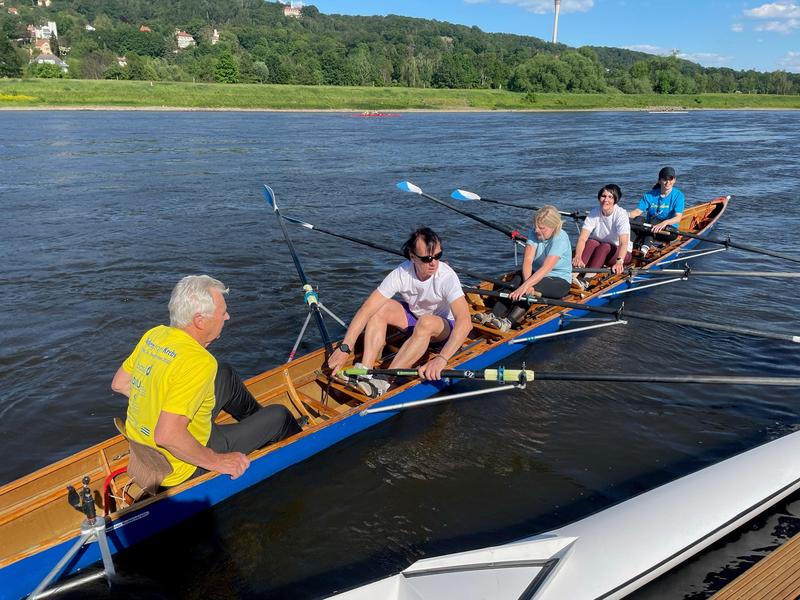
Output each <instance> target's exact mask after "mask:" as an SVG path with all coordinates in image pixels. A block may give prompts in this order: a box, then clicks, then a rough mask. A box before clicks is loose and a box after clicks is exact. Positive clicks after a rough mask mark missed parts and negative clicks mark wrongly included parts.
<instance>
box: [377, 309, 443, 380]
mask: <svg viewBox="0 0 800 600" xmlns="http://www.w3.org/2000/svg"><path fill="white" fill-rule="evenodd" d="M448 335H450V324H449V323H448V322H447V321H445V320H444V319H443V318H441V317H437V316H436V315H425V316H423V317H421V318H420V319H419V321H417V325H416V326H415V327H414V332H413V333H412V334H411V337H410V338H408V339H407V340H406V341H405V343H404V344H403V345H402V347H401V348H400V351H399V352H398V353H397V355H396V356H395V357H394V360H393V361H392V364H391V365H389V368H390V369H405V368H406V367H410V366H411V365H413V364H414V363H415V362H416V361H417V360H419V358H420V357H421V356H422V355H423V354H425V351H426V350H427V349H428V346H429V345H430V343H431V342H440V341H442V340H444V339H446V338H447V336H448Z"/></svg>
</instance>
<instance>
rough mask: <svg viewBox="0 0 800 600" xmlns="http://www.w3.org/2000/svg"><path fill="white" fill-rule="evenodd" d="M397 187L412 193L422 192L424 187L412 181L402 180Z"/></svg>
mask: <svg viewBox="0 0 800 600" xmlns="http://www.w3.org/2000/svg"><path fill="white" fill-rule="evenodd" d="M397 187H398V188H399V189H401V190H403V191H404V192H409V193H411V194H422V189H421V188H419V187H417V186H416V185H414V184H413V183H411V182H410V181H400V182H399V183H398V184H397Z"/></svg>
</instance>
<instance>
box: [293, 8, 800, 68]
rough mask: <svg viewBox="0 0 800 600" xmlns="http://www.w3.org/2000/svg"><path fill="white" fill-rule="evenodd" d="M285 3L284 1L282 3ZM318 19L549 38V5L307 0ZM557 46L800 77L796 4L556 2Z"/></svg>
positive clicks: (799, 24) (799, 27) (799, 23)
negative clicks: (433, 22) (389, 17)
mask: <svg viewBox="0 0 800 600" xmlns="http://www.w3.org/2000/svg"><path fill="white" fill-rule="evenodd" d="M287 3H288V2H287ZM306 3H307V4H313V5H315V6H316V7H317V8H318V9H319V10H320V11H321V12H323V13H339V14H348V15H385V14H397V15H405V16H409V17H421V18H424V19H437V20H440V21H449V22H451V23H459V24H462V25H469V26H472V25H476V26H478V27H480V28H481V29H482V30H484V31H488V32H504V33H517V34H521V35H532V36H536V37H538V38H542V39H546V40H550V39H551V37H552V32H553V0H309V1H308V2H306ZM558 41H559V42H562V43H564V44H567V45H570V46H575V47H577V46H583V45H592V46H615V47H619V48H630V49H634V50H642V51H644V52H650V53H653V54H669V53H670V52H672V51H673V50H677V51H678V53H679V56H681V57H683V58H687V59H689V60H692V61H694V62H698V63H700V64H701V65H704V66H707V67H731V68H733V69H756V70H759V71H775V70H778V69H781V70H784V71H791V72H795V73H800V0H792V1H784V0H775V1H773V2H764V1H763V0H755V1H753V0H561V16H560V18H559V24H558Z"/></svg>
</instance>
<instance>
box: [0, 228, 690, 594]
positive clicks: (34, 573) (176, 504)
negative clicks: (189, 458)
mask: <svg viewBox="0 0 800 600" xmlns="http://www.w3.org/2000/svg"><path fill="white" fill-rule="evenodd" d="M698 243H699V241H698V240H690V241H689V242H688V243H687V244H686V245H684V246H682V247H681V250H683V249H688V248H691V247H693V246H695V245H697V244H698ZM659 268H660V267H658V265H654V266H653V267H652V268H651V269H652V270H657V269H659ZM624 286H628V283H627V282H626V281H621V282H620V283H619V284H617V285H616V286H614V287H612V288H609V289H608V290H606V291H611V290H613V289H617V288H620V287H624ZM605 304H608V300H607V299H604V298H594V299H592V300H591V301H589V302H587V305H589V306H602V305H605ZM586 314H588V313H587V311H582V310H577V309H572V310H568V311H565V312H564V313H562V315H563V316H564V317H565V318H564V320H565V321H566V320H572V319H576V318H579V317H582V316H585V315H586ZM561 322H562V319H559V318H554V319H552V320H550V321H548V322H547V323H543V324H542V325H540V326H539V327H537V328H535V329H533V330H530V331H526V332H525V333H524V335H525V336H526V337H527V336H530V335H541V334H544V333H552V332H554V331H557V330H558V329H559V327H560V324H561ZM523 347H525V345H524V344H509V343H507V342H506V343H504V344H501V345H499V346H497V347H496V348H493V349H491V350H489V351H487V352H485V353H483V354H481V355H479V356H476V357H475V358H473V359H471V360H469V361H467V362H465V363H462V364H461V365H459V368H463V369H473V370H477V369H483V368H486V367H488V366H490V365H492V364H494V363H496V362H498V361H500V360H502V359H504V358H505V357H507V356H509V355H511V354H513V353H514V352H517V351H519V350H521V349H522V348H523ZM446 387H447V383H446V382H435V383H434V382H425V383H420V384H418V385H415V386H414V387H412V388H410V389H409V390H407V391H405V392H402V393H401V394H398V395H396V396H392V397H391V398H387V399H386V400H385V401H384V402H381V403H379V404H377V405H376V406H380V405H381V404H384V403H388V404H395V403H401V402H412V401H414V400H423V399H425V398H428V397H430V396H433V395H434V394H437V393H439V392H440V391H442V390H443V389H444V388H446ZM395 414H397V413H396V412H385V413H371V414H369V415H367V416H364V417H362V416H361V415H360V414H357V413H356V414H353V415H351V416H350V417H347V418H346V419H343V420H341V421H339V422H337V423H332V424H330V425H328V426H326V427H323V428H322V429H320V430H319V431H316V432H314V433H312V434H310V435H307V436H304V437H302V438H300V439H298V440H297V441H295V442H292V443H291V444H288V445H286V446H283V447H281V448H279V449H277V450H274V451H272V452H270V453H268V454H266V455H264V456H262V457H260V458H258V459H256V460H254V461H253V462H251V463H250V468H248V469H247V471H245V473H244V475H242V476H241V477H240V478H239V479H236V480H232V479H230V478H229V477H227V476H224V475H221V476H217V477H214V478H212V479H210V480H208V481H206V482H204V483H201V484H199V485H196V486H194V487H192V488H190V489H187V490H185V491H183V492H181V493H180V494H178V495H176V496H173V497H170V498H165V499H162V500H160V501H158V502H155V503H153V504H152V505H149V506H146V507H144V508H143V509H141V510H139V511H133V512H131V513H130V514H128V515H126V516H125V517H124V518H122V519H120V520H118V521H114V522H113V523H112V524H111V525H110V527H109V528H108V529H107V537H108V541H109V546H110V548H111V552H112V553H116V552H118V551H120V550H122V549H125V548H129V547H131V546H133V545H134V544H136V543H137V542H140V541H142V540H144V539H146V538H148V537H150V536H152V535H154V534H156V533H158V532H160V531H163V530H165V529H167V528H169V527H172V526H173V525H176V524H178V523H180V522H181V521H183V520H185V519H188V518H189V517H191V516H193V515H195V514H197V513H199V512H201V511H203V510H206V509H208V508H209V507H211V506H214V505H215V504H218V503H219V502H222V501H223V500H225V499H227V498H229V497H230V496H233V495H234V494H236V493H238V492H240V491H242V490H243V489H245V488H248V487H250V486H252V485H255V484H257V483H260V482H261V481H263V480H264V479H266V478H268V477H270V476H272V475H274V474H275V473H277V472H278V471H282V470H283V469H285V468H287V467H290V466H292V465H294V464H297V463H299V462H301V461H303V460H305V459H306V458H308V457H310V456H313V455H314V454H316V453H318V452H321V451H322V450H325V449H326V448H329V447H330V446H332V445H333V444H335V443H337V442H340V441H342V440H344V439H346V438H348V437H350V436H352V435H355V434H356V433H359V432H361V431H363V430H365V429H368V428H370V427H372V426H373V425H376V424H377V423H380V422H381V421H384V420H386V419H388V418H390V417H392V416H394V415H395ZM64 501H65V502H66V498H65V500H64ZM78 537H79V536H76V537H74V538H72V539H69V540H67V541H65V542H63V543H61V544H59V545H58V546H54V547H52V548H49V549H47V550H44V551H42V552H39V553H37V554H35V555H33V556H30V557H28V558H25V559H23V560H20V561H17V562H16V563H14V564H12V565H9V566H7V567H5V568H3V569H2V571H1V572H0V600H18V599H19V598H22V597H24V596H25V595H27V594H29V593H30V592H31V591H33V589H34V588H35V587H36V586H37V585H38V584H39V582H40V581H42V579H44V577H45V576H46V575H47V574H48V573H49V572H50V570H51V569H52V568H53V567H54V566H55V564H56V563H57V562H58V561H59V560H60V559H61V558H62V557H63V556H64V555H65V554H66V553H67V552H68V551H69V549H70V548H71V547H72V546H73V545H74V543H75V541H76V540H77V539H78ZM99 560H100V551H99V549H98V547H97V544H96V543H94V542H93V543H91V544H89V545H86V546H84V548H83V550H82V551H81V552H80V553H79V554H78V556H77V557H76V558H75V560H73V561H72V562H71V563H70V564H69V565H67V567H66V568H65V569H64V572H63V575H67V574H71V573H75V572H76V571H78V570H79V569H82V568H84V567H87V566H89V565H91V564H93V563H96V562H98V561H99Z"/></svg>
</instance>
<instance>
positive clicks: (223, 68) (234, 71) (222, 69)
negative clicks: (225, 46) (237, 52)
mask: <svg viewBox="0 0 800 600" xmlns="http://www.w3.org/2000/svg"><path fill="white" fill-rule="evenodd" d="M214 79H215V80H216V82H217V83H239V64H238V63H237V62H236V59H235V58H234V57H233V55H231V54H230V52H225V53H223V54H222V55H221V56H220V57H219V59H218V60H217V64H216V66H215V67H214Z"/></svg>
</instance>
